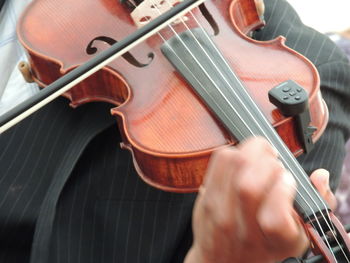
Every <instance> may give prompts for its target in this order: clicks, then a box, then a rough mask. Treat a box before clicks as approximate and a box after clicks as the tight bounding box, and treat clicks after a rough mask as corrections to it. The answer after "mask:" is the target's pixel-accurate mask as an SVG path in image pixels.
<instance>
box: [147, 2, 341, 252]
mask: <svg viewBox="0 0 350 263" xmlns="http://www.w3.org/2000/svg"><path fill="white" fill-rule="evenodd" d="M151 1H152V2H153V0H151ZM166 2H167V3H168V5H169V7H172V6H171V5H170V4H169V2H168V1H166ZM153 4H154V2H153ZM158 11H159V12H160V10H159V9H158ZM190 12H191V11H190ZM191 14H192V16H193V17H194V19H195V20H196V22H197V24H198V25H199V26H200V27H201V28H202V30H203V32H204V34H205V35H206V36H207V37H208V35H207V34H206V32H205V30H204V29H203V27H202V26H201V25H200V23H199V22H198V21H197V19H196V18H195V16H194V15H193V13H192V12H191ZM179 19H181V21H182V23H183V24H184V25H185V27H186V28H187V29H188V31H189V32H190V33H191V34H192V36H193V38H194V39H195V41H196V42H197V44H198V45H199V47H200V48H201V49H202V50H203V52H204V53H205V54H206V56H207V57H208V58H209V59H210V61H211V63H212V64H213V65H214V66H215V68H216V69H217V71H218V72H219V74H220V75H221V76H222V77H223V78H224V79H225V81H226V82H227V84H228V85H229V86H230V87H231V85H230V83H229V82H228V81H227V80H226V78H225V76H223V75H222V73H221V72H220V70H219V69H218V67H217V65H216V64H215V62H214V61H213V60H212V59H211V57H210V55H209V54H208V53H207V52H206V50H205V49H204V48H203V47H202V45H201V44H200V43H199V41H198V39H197V38H196V36H195V35H194V34H193V33H192V31H191V30H190V29H189V28H188V26H187V24H186V22H185V21H184V20H183V18H179ZM169 27H170V28H171V30H172V31H173V33H174V34H175V35H176V36H177V37H178V38H179V40H180V42H182V45H183V46H184V47H185V48H186V49H187V51H188V52H189V53H190V54H191V56H192V57H193V58H194V59H195V60H196V62H197V64H199V65H200V63H199V61H198V60H197V59H196V57H195V56H194V55H193V54H192V52H191V51H190V50H189V48H188V47H187V46H186V44H185V43H184V42H183V41H182V39H181V37H180V36H178V34H177V32H176V31H175V30H174V29H173V27H172V26H171V25H169ZM208 38H209V37H208ZM210 43H211V44H212V45H213V46H215V45H214V44H213V43H212V42H211V41H210ZM215 48H216V47H215ZM173 53H176V52H175V51H174V50H173ZM218 53H220V52H218ZM220 55H221V53H220ZM177 57H178V56H177ZM178 59H179V60H180V61H181V59H180V58H179V57H178ZM223 60H224V59H223ZM225 62H226V61H225ZM182 63H183V64H184V62H182ZM200 66H201V65H200ZM202 70H203V71H204V72H205V73H206V75H208V77H209V74H208V73H207V72H206V71H205V70H204V68H202ZM232 73H233V72H232ZM233 75H234V73H233ZM209 78H210V77H209ZM211 81H212V80H211ZM212 82H213V81H212ZM231 89H232V91H233V92H234V93H235V91H234V89H233V88H232V87H231ZM244 90H245V89H244ZM220 93H221V92H220ZM222 96H223V97H225V95H224V94H222ZM237 97H239V96H237ZM249 98H250V97H249ZM225 99H226V98H225ZM226 101H227V100H226ZM227 102H228V101H227ZM228 103H229V102H228ZM229 104H230V103H229ZM241 104H242V105H244V103H242V102H241ZM230 106H231V107H232V108H233V109H234V107H233V106H232V105H230ZM235 112H236V111H235ZM248 112H249V111H248ZM223 113H224V112H223ZM259 113H260V111H259ZM236 114H237V115H238V116H239V114H238V113H237V112H236ZM251 117H252V118H253V119H254V116H251ZM241 120H242V122H244V121H243V119H242V118H241ZM255 122H256V124H257V125H258V126H259V128H260V130H261V131H262V132H263V133H265V132H264V129H263V128H261V127H260V125H259V123H258V122H257V121H255ZM244 124H245V126H246V127H247V128H248V129H249V126H248V125H246V123H245V122H244ZM268 127H270V125H268ZM249 130H250V129H249ZM250 132H251V135H253V136H255V135H254V133H253V132H252V131H250ZM265 136H266V134H265ZM266 138H267V139H269V138H268V137H267V136H266ZM277 138H279V136H278V137H277ZM270 143H271V144H272V145H273V143H272V142H271V141H270ZM282 145H283V146H284V144H282ZM284 147H285V146H284ZM287 152H289V151H287ZM281 157H282V158H283V156H281ZM293 159H294V156H293ZM286 164H287V166H289V165H288V163H287V162H286ZM297 167H298V166H297ZM289 170H290V171H292V169H291V168H290V167H289ZM295 177H296V176H295ZM296 178H297V179H298V180H299V178H298V177H296ZM307 182H308V181H307ZM299 183H300V185H302V187H304V185H303V184H302V183H301V182H300V181H299ZM304 189H305V187H304ZM312 189H313V188H312ZM305 190H306V189H305ZM297 192H298V193H299V196H301V197H302V198H303V199H304V202H305V203H306V204H307V205H308V206H309V208H310V209H311V210H312V212H313V214H314V217H315V220H316V221H317V223H318V225H319V228H320V230H321V232H322V235H323V236H325V233H324V232H323V229H322V227H321V225H320V223H319V221H318V219H317V216H316V215H315V212H314V211H313V209H312V208H311V207H310V205H309V204H308V203H307V201H306V200H305V198H304V197H303V196H302V194H301V193H300V192H299V191H298V189H297ZM306 192H307V191H306ZM307 193H308V192H307ZM309 196H310V194H309ZM310 198H311V200H312V201H313V202H314V203H315V205H316V206H317V207H318V209H320V207H319V206H318V204H317V203H316V202H315V200H314V199H313V198H312V197H311V196H310ZM323 205H324V206H325V204H324V203H323ZM325 207H326V206H325ZM326 211H327V214H328V210H327V209H326ZM322 216H323V218H324V215H323V214H322ZM328 217H329V220H330V216H329V214H328ZM308 218H309V220H310V222H312V221H311V219H310V217H308ZM324 219H325V218H324ZM325 222H326V224H327V225H328V222H327V220H326V219H325ZM330 222H332V221H331V220H330ZM313 226H314V225H313ZM314 227H315V226H314ZM328 227H329V230H330V231H331V232H332V234H333V235H334V238H335V240H337V238H336V236H335V234H334V233H333V231H332V229H331V227H330V226H329V225H328ZM325 240H326V243H328V241H327V239H325ZM337 242H338V245H340V244H339V241H337ZM328 247H329V248H330V245H329V243H328ZM332 253H333V252H332ZM333 256H334V255H333ZM344 256H345V257H346V255H345V254H344Z"/></svg>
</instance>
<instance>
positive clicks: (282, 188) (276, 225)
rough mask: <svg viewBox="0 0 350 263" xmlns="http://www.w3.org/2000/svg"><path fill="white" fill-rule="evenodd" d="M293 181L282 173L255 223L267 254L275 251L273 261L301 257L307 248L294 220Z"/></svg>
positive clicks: (294, 188)
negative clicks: (263, 240) (258, 227)
mask: <svg viewBox="0 0 350 263" xmlns="http://www.w3.org/2000/svg"><path fill="white" fill-rule="evenodd" d="M295 194H296V182H295V180H294V178H293V177H292V175H291V174H290V173H285V174H284V175H283V176H282V177H281V178H280V179H279V180H278V181H277V182H276V183H275V185H274V186H273V188H272V189H271V191H270V193H269V195H268V196H267V197H266V199H265V200H264V203H263V204H262V205H261V207H260V208H259V211H258V215H257V218H258V223H259V225H260V228H261V231H262V233H263V235H264V236H265V239H266V246H267V250H268V251H276V253H275V256H276V260H280V259H282V258H284V257H288V256H297V255H300V254H301V253H302V252H303V251H304V250H305V249H306V247H307V244H308V242H307V238H306V235H305V233H304V231H303V229H302V227H301V225H300V224H299V223H298V222H297V220H296V218H295V212H294V209H293V202H294V198H295Z"/></svg>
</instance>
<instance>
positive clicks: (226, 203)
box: [185, 138, 336, 263]
mask: <svg viewBox="0 0 350 263" xmlns="http://www.w3.org/2000/svg"><path fill="white" fill-rule="evenodd" d="M277 157H278V154H277V152H276V151H275V150H274V149H273V148H272V147H271V146H270V144H269V143H268V142H267V141H266V140H264V139H262V138H252V139H249V140H247V141H246V142H243V143H241V144H240V145H239V146H238V147H235V148H225V149H222V150H220V151H218V152H216V153H215V154H214V155H213V157H212V158H211V161H210V163H209V167H208V171H207V174H206V177H205V181H204V184H203V187H202V188H201V190H200V193H199V196H198V198H197V200H196V204H195V208H194V212H193V232H194V242H193V245H192V248H191V249H190V251H189V253H188V255H187V257H186V259H185V263H209V262H211V263H212V262H216V263H226V262H227V263H246V262H250V263H274V262H276V261H281V260H283V259H285V258H287V257H291V256H298V255H301V254H302V253H303V252H304V251H305V249H306V248H307V246H308V241H307V238H306V235H305V232H304V230H303V228H302V226H301V224H300V223H299V219H298V217H297V215H296V213H295V211H294V209H293V200H294V197H295V194H296V182H295V180H294V178H293V176H292V175H291V174H290V173H288V172H287V171H286V170H285V169H284V168H283V166H282V164H281V163H280V161H279V160H278V159H277ZM311 181H312V183H313V184H314V185H315V186H316V188H317V190H318V191H319V192H320V195H321V196H322V197H323V198H324V199H325V200H326V201H327V202H328V203H329V205H330V207H331V208H335V206H336V199H335V197H334V195H333V194H332V192H331V190H330V188H329V186H328V185H329V184H328V182H329V173H328V172H327V171H326V170H323V169H319V170H317V171H315V172H314V173H313V174H312V175H311ZM243 204H244V205H243Z"/></svg>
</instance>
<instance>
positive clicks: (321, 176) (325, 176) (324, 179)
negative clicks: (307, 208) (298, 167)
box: [310, 169, 337, 210]
mask: <svg viewBox="0 0 350 263" xmlns="http://www.w3.org/2000/svg"><path fill="white" fill-rule="evenodd" d="M329 176H330V175H329V172H328V171H327V170H325V169H318V170H316V171H314V172H313V173H312V174H311V176H310V180H311V182H312V183H313V185H314V186H315V188H316V189H317V191H318V192H319V193H320V195H321V196H322V197H323V199H324V200H325V201H326V202H327V204H328V205H329V207H330V208H331V209H332V210H334V209H335V208H336V207H337V199H336V197H335V195H334V194H333V192H332V191H331V189H330V187H329Z"/></svg>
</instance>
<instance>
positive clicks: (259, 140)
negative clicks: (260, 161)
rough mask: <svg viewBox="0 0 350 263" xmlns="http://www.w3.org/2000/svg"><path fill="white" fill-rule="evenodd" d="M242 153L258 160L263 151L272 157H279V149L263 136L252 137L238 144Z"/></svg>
mask: <svg viewBox="0 0 350 263" xmlns="http://www.w3.org/2000/svg"><path fill="white" fill-rule="evenodd" d="M238 149H240V150H241V151H242V154H246V156H248V157H249V158H250V159H253V160H256V159H257V157H260V156H261V154H262V153H263V154H264V155H270V156H272V157H275V158H277V157H278V151H277V150H276V148H274V147H273V146H272V145H271V144H270V143H269V142H268V141H267V140H266V139H265V138H263V137H260V136H259V137H251V138H249V139H247V140H245V141H244V142H242V143H240V144H239V145H238Z"/></svg>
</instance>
